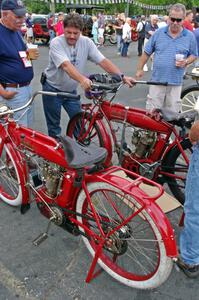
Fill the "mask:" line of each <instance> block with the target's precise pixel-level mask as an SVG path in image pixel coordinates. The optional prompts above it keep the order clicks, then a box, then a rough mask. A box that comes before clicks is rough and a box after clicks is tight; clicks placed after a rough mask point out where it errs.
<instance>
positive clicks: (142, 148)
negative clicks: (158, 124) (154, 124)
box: [131, 129, 157, 158]
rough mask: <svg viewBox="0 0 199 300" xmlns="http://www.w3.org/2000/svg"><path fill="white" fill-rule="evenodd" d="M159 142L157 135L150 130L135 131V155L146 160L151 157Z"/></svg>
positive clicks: (133, 141)
mask: <svg viewBox="0 0 199 300" xmlns="http://www.w3.org/2000/svg"><path fill="white" fill-rule="evenodd" d="M156 141H157V133H156V132H153V131H150V130H141V129H135V130H134V131H133V134H132V139H131V142H132V144H133V146H134V151H133V153H134V154H135V155H136V156H137V157H138V158H146V157H148V156H149V155H150V153H151V151H152V150H153V147H154V145H155V143H156Z"/></svg>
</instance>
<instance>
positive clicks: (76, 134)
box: [66, 112, 104, 147]
mask: <svg viewBox="0 0 199 300" xmlns="http://www.w3.org/2000/svg"><path fill="white" fill-rule="evenodd" d="M90 122H91V116H90V115H89V114H88V113H85V112H80V113H78V114H76V115H75V116H74V117H73V118H72V119H71V120H70V121H69V123H68V127H67V133H66V134H67V135H68V136H70V137H71V138H74V139H76V140H77V141H78V143H80V144H82V145H84V146H89V145H95V146H99V147H103V146H104V143H103V138H102V136H101V133H100V129H99V127H98V126H97V124H96V123H95V122H94V123H93V125H92V126H91V127H90Z"/></svg>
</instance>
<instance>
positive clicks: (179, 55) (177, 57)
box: [176, 53, 184, 61]
mask: <svg viewBox="0 0 199 300" xmlns="http://www.w3.org/2000/svg"><path fill="white" fill-rule="evenodd" d="M183 59H184V54H181V53H177V54H176V60H177V61H182V60H183Z"/></svg>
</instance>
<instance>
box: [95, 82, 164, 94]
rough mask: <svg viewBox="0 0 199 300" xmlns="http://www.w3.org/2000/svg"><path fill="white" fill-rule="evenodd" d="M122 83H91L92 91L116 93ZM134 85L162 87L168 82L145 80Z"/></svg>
mask: <svg viewBox="0 0 199 300" xmlns="http://www.w3.org/2000/svg"><path fill="white" fill-rule="evenodd" d="M123 84H124V83H123V81H121V82H118V83H110V84H107V83H96V82H95V83H93V84H92V87H93V88H94V89H98V90H101V91H103V90H104V91H110V92H116V91H118V90H119V89H120V87H121V86H122V85H123ZM135 84H147V85H162V86H167V85H168V82H156V81H145V80H136V81H135Z"/></svg>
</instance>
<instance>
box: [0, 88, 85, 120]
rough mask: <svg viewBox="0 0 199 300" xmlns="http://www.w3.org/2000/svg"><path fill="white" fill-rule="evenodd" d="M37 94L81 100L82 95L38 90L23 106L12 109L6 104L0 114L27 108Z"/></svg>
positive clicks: (0, 109)
mask: <svg viewBox="0 0 199 300" xmlns="http://www.w3.org/2000/svg"><path fill="white" fill-rule="evenodd" d="M37 95H48V96H55V97H61V98H66V99H76V100H80V96H79V95H75V94H71V93H67V92H58V93H55V92H47V91H37V92H35V93H34V94H33V96H32V97H31V98H30V100H29V101H28V102H27V103H26V104H25V105H23V106H21V107H18V108H15V109H10V108H9V107H7V106H6V105H3V106H1V107H0V116H4V115H8V114H13V113H15V112H17V111H20V110H23V109H25V108H27V107H28V106H30V105H31V104H32V102H33V101H34V99H35V97H36V96H37ZM6 108H7V109H6Z"/></svg>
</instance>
